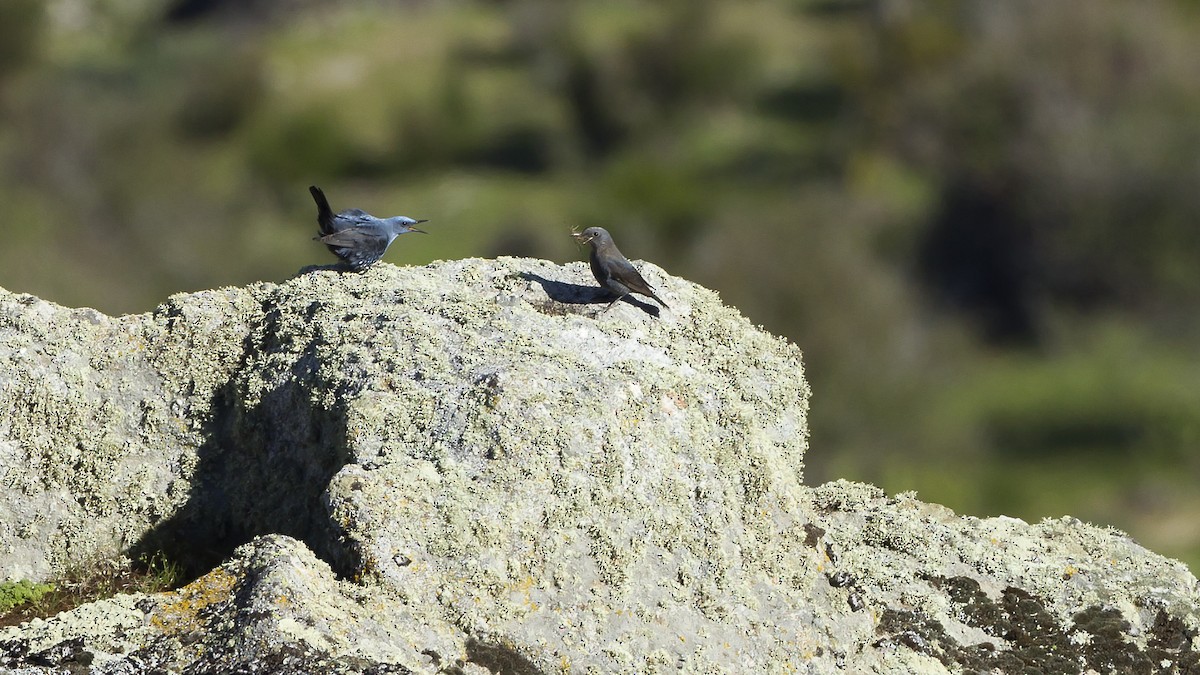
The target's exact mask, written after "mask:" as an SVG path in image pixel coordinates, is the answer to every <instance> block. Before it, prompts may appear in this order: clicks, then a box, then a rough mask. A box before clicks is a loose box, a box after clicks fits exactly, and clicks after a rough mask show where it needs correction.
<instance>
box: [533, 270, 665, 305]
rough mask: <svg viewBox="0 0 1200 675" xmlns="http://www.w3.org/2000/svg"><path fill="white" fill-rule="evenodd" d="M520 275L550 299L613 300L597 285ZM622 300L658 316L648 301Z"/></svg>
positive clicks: (582, 302) (575, 302)
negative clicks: (536, 285) (539, 288)
mask: <svg viewBox="0 0 1200 675" xmlns="http://www.w3.org/2000/svg"><path fill="white" fill-rule="evenodd" d="M520 277H521V278H522V279H524V280H526V281H533V282H536V283H537V284H539V285H540V286H541V287H542V290H543V291H545V292H546V295H547V296H548V297H549V298H550V299H551V300H553V301H555V302H560V303H563V304H566V305H594V304H600V303H603V304H605V305H607V304H608V303H610V302H612V301H613V294H612V292H611V291H608V290H606V289H603V288H600V287H599V286H582V285H580V284H571V283H567V282H565V281H554V280H552V279H547V278H545V277H543V276H540V275H537V274H534V273H533V272H521V274H520ZM622 302H627V303H629V304H631V305H633V306H635V307H637V308H638V309H640V310H642V311H643V312H645V313H647V314H649V315H651V316H658V314H659V311H660V310H659V308H658V307H656V306H654V305H652V304H650V303H648V302H642V301H641V300H638V299H637V298H635V297H633V296H632V295H627V296H625V297H624V298H623V299H622ZM601 311H603V310H601Z"/></svg>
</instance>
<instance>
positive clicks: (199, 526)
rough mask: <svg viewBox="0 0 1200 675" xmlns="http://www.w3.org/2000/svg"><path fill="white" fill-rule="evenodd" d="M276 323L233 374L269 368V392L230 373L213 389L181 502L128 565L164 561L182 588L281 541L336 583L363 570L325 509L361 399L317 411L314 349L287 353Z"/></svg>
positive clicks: (270, 316)
mask: <svg viewBox="0 0 1200 675" xmlns="http://www.w3.org/2000/svg"><path fill="white" fill-rule="evenodd" d="M278 320H279V314H278V310H272V311H268V313H267V315H266V317H265V318H264V324H263V326H262V329H261V330H252V331H251V332H250V334H249V336H248V337H247V338H246V344H245V347H244V350H245V351H244V353H243V357H242V364H243V366H242V368H240V369H239V372H240V371H242V370H253V369H256V368H258V369H263V368H266V367H270V368H271V371H272V372H271V375H272V377H271V378H270V381H274V382H276V384H275V386H273V387H272V388H270V389H268V390H266V391H264V392H262V393H261V394H256V395H255V394H252V393H251V392H250V391H248V389H250V388H248V387H247V386H246V384H245V382H244V379H243V377H242V376H241V375H239V374H235V375H234V376H233V377H232V378H231V379H230V380H229V381H228V382H226V383H225V384H224V385H222V386H221V387H220V388H219V389H218V390H217V391H216V393H215V394H214V395H213V397H212V400H211V402H210V403H211V405H210V407H209V414H208V417H207V420H206V421H205V422H204V424H203V427H202V428H203V436H204V441H203V443H202V444H201V445H200V446H199V448H197V464H196V467H195V470H194V471H193V472H192V473H191V474H190V476H185V479H186V480H187V489H188V497H187V501H186V502H185V503H184V505H183V506H182V507H181V508H180V509H178V510H177V511H176V512H175V513H173V514H172V515H170V516H169V517H167V518H164V519H163V520H161V521H159V522H158V523H157V524H155V525H154V526H153V527H152V528H151V529H150V530H149V531H148V532H147V533H146V534H144V535H143V536H142V537H141V538H140V539H139V540H138V541H137V542H135V543H134V544H133V546H132V547H130V549H129V550H128V551H127V555H128V556H129V557H130V558H131V559H133V560H135V561H136V560H148V559H151V558H152V557H153V556H163V557H165V559H167V560H170V561H172V562H174V563H175V564H176V565H178V566H179V567H180V569H181V571H182V574H183V577H184V579H183V581H184V583H186V582H190V581H191V580H193V579H195V578H197V577H199V576H201V575H203V574H205V573H207V572H208V571H209V570H211V569H212V568H214V567H216V566H217V565H219V564H221V563H222V562H224V561H225V560H227V559H229V558H230V557H231V556H232V555H233V552H234V550H235V549H236V548H237V547H238V546H241V545H242V544H245V543H247V542H249V541H251V540H252V539H253V538H255V537H257V536H259V535H265V534H284V535H288V536H290V537H293V538H295V539H298V540H300V541H303V542H304V543H305V544H306V545H307V546H308V547H309V549H311V550H312V551H313V552H314V553H315V554H316V555H317V556H318V557H320V558H321V559H322V560H324V561H325V562H326V563H328V564H329V565H330V567H332V568H333V570H334V572H335V573H337V574H338V575H339V576H342V577H345V576H348V575H350V574H353V573H354V572H355V571H356V570H358V569H359V568H360V563H361V560H359V558H358V556H357V554H356V553H355V552H353V551H351V550H348V549H347V547H345V546H344V545H342V544H339V541H340V537H341V535H342V534H343V533H342V532H340V531H339V530H338V528H337V526H336V525H335V524H334V523H333V521H332V519H331V518H330V517H329V513H328V510H327V509H326V507H325V503H324V493H325V490H326V488H327V487H328V485H329V483H330V481H331V480H332V478H333V476H334V474H336V473H337V472H338V471H339V470H340V469H341V468H342V467H343V466H345V465H346V463H347V462H348V461H349V457H350V450H349V444H348V440H347V431H346V428H347V422H346V419H347V414H348V413H347V410H348V407H349V402H350V400H352V399H353V398H354V394H355V393H357V392H352V391H340V392H338V393H339V396H337V397H336V398H335V400H336V401H337V403H336V404H334V405H332V406H324V405H321V404H320V403H319V402H318V400H317V392H319V391H321V389H322V388H323V387H324V386H325V384H324V383H321V382H317V381H316V375H315V373H317V372H318V371H319V363H318V358H319V356H318V354H317V351H316V350H317V346H318V345H317V343H316V342H315V341H312V342H310V343H309V344H308V345H306V346H304V347H302V348H301V349H299V350H298V351H292V350H289V349H287V348H286V344H282V343H286V341H287V340H288V339H289V337H288V336H280V335H279V334H278V331H277V330H276V329H275V328H274V326H276V325H277V323H278ZM272 353H274V354H276V355H278V354H280V353H287V354H289V355H291V357H292V359H291V361H290V363H286V364H285V365H283V366H280V365H278V364H277V362H272V363H270V364H267V363H265V362H264V363H254V360H255V359H256V357H257V358H258V359H262V357H263V356H264V355H267V354H272ZM264 361H265V360H264ZM264 379H266V378H265V377H264ZM248 400H253V401H254V402H253V403H247V401H248Z"/></svg>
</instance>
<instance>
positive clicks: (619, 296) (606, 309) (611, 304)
mask: <svg viewBox="0 0 1200 675" xmlns="http://www.w3.org/2000/svg"><path fill="white" fill-rule="evenodd" d="M625 295H629V294H628V293H626V294H625ZM625 295H618V296H617V299H616V300H613V301H612V302H610V303H608V307H605V308H604V309H602V310H600V313H601V314H603V313H605V312H607V311H608V310H610V309H612V308H613V305H615V304H617V303H618V302H620V301H621V299H622V298H624V297H625Z"/></svg>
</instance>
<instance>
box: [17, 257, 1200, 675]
mask: <svg viewBox="0 0 1200 675" xmlns="http://www.w3.org/2000/svg"><path fill="white" fill-rule="evenodd" d="M643 272H644V274H646V276H647V277H648V278H649V280H650V282H651V284H652V285H653V286H654V287H655V288H656V289H662V291H663V295H664V298H665V299H666V300H667V301H668V302H669V303H670V304H671V307H672V309H671V310H663V311H662V312H657V310H656V309H654V308H652V307H651V306H649V305H642V304H636V303H619V304H618V305H617V306H615V307H614V308H613V309H612V310H610V311H608V312H603V313H601V312H600V310H601V309H602V308H603V307H604V303H605V299H604V298H603V296H602V294H601V293H600V291H599V289H596V288H594V284H593V282H592V281H591V276H590V273H589V272H588V270H587V268H586V266H585V265H583V264H579V263H576V264H571V265H566V266H558V265H554V264H551V263H547V262H543V261H530V260H518V259H500V260H495V261H485V260H463V261H455V262H444V263H435V264H433V265H430V266H428V267H425V268H395V267H392V266H390V265H386V264H385V265H379V266H377V267H376V268H374V269H372V270H370V271H369V272H367V273H365V274H340V273H337V272H335V271H331V270H325V269H316V270H311V271H308V272H307V273H305V274H302V275H300V276H298V277H296V278H294V279H291V280H289V281H287V282H285V283H282V284H259V285H255V286H251V287H248V288H243V289H221V290H218V291H211V292H205V293H198V294H192V295H180V296H175V297H173V298H172V299H171V300H170V301H169V302H168V303H166V304H165V305H163V306H162V307H160V308H159V310H158V311H156V312H154V313H151V314H147V315H139V316H132V317H120V318H116V319H113V318H108V317H104V316H101V315H98V314H95V313H94V312H90V311H89V310H68V309H63V308H58V307H55V306H53V305H49V304H48V303H43V302H41V301H38V300H36V299H33V298H29V297H28V296H12V295H8V296H3V295H0V378H6V379H0V382H3V383H5V384H7V383H8V382H13V383H16V385H17V387H18V388H16V389H12V390H10V389H8V388H7V387H6V388H4V389H2V390H0V404H4V405H10V404H11V405H19V404H20V402H21V401H22V400H24V398H23V397H29V396H31V397H33V398H34V399H35V400H36V401H38V404H37V406H38V407H36V408H35V410H36V411H37V414H36V415H34V416H32V417H30V418H29V419H28V420H27V419H26V418H21V417H19V416H17V415H14V416H12V417H11V418H9V419H5V420H4V421H3V422H0V448H3V449H4V450H3V452H5V453H7V454H6V455H4V456H3V457H0V476H2V477H3V480H4V481H5V485H11V486H15V487H16V488H18V490H19V492H18V494H17V495H16V496H11V497H10V496H9V495H6V494H0V509H7V511H0V516H3V523H0V569H9V568H12V569H18V570H20V576H30V577H33V578H44V577H46V576H49V575H52V574H53V573H54V571H55V570H58V569H61V568H62V566H63V565H65V564H68V563H71V562H75V561H78V560H79V559H80V558H79V557H78V556H81V555H93V554H95V553H97V552H99V553H104V552H125V553H128V552H130V551H136V550H144V551H153V550H159V549H163V550H166V551H168V553H169V554H170V555H172V556H173V557H174V558H176V559H185V560H193V561H198V562H200V563H202V566H203V568H204V569H206V570H210V571H208V572H207V573H205V574H203V575H202V576H200V577H199V578H198V579H197V580H196V581H194V582H193V583H191V584H189V585H188V586H185V587H184V588H182V589H179V590H178V591H174V592H172V593H169V594H160V595H153V596H132V595H131V596H123V597H118V598H114V599H111V600H107V601H102V602H98V603H94V604H92V605H87V606H84V607H80V608H78V609H76V610H73V611H71V612H68V613H65V614H63V615H61V616H59V617H56V618H54V619H50V620H47V621H37V622H31V624H29V625H26V626H23V627H14V628H8V629H0V665H2V666H9V667H13V668H20V667H30V666H32V665H37V664H42V665H46V664H49V665H61V666H63V667H68V666H71V665H72V664H75V665H80V664H82V665H83V666H86V667H87V668H89V669H90V670H91V671H92V672H97V673H125V672H142V671H144V670H146V669H150V670H170V671H184V672H197V673H199V672H315V671H320V672H364V673H365V672H410V671H411V672H464V673H485V672H529V673H532V672H589V671H591V672H666V671H672V672H674V671H678V670H684V671H690V672H730V673H742V672H767V671H788V670H795V671H802V672H878V673H890V672H963V671H968V672H976V671H988V670H989V669H991V670H999V671H1001V672H1027V671H1029V670H1032V669H1040V670H1042V671H1044V672H1078V673H1082V672H1085V671H1086V670H1087V669H1089V668H1090V669H1092V670H1095V671H1098V672H1107V671H1120V672H1125V671H1126V670H1128V671H1129V672H1161V671H1167V672H1170V671H1171V670H1175V671H1176V672H1185V671H1186V669H1187V668H1189V667H1192V668H1195V667H1200V662H1198V661H1197V658H1198V656H1197V648H1198V646H1200V645H1198V644H1197V641H1196V635H1197V629H1200V617H1198V615H1197V604H1198V599H1200V591H1198V589H1197V585H1196V581H1195V579H1194V578H1193V577H1192V576H1191V575H1190V574H1189V573H1188V572H1187V570H1186V568H1184V567H1183V566H1182V565H1181V564H1179V563H1175V562H1172V561H1169V560H1166V559H1164V558H1161V557H1159V556H1156V555H1154V554H1153V553H1150V552H1148V551H1145V550H1144V549H1141V548H1140V547H1138V546H1137V545H1136V544H1133V543H1132V542H1130V541H1129V540H1128V539H1127V538H1125V537H1124V536H1123V535H1120V533H1116V532H1112V531H1108V530H1103V529H1098V528H1094V527H1090V526H1087V525H1084V524H1082V523H1078V522H1076V521H1071V520H1069V519H1066V520H1060V521H1047V522H1045V523H1042V524H1039V525H1028V524H1025V523H1023V522H1021V521H1016V520H1012V519H1005V518H997V519H988V520H979V519H974V518H960V517H958V516H956V515H954V514H953V513H951V512H950V511H948V510H947V509H944V508H942V507H938V506H933V505H927V504H922V503H921V502H918V501H916V500H915V499H913V498H911V497H908V496H901V497H899V498H896V499H888V498H886V497H885V496H884V495H882V494H880V493H879V491H878V490H876V489H875V488H872V487H870V486H864V485H858V484H853V483H833V484H829V485H826V486H822V487H819V488H815V489H813V488H809V487H806V486H804V485H802V484H801V468H802V463H803V456H804V452H805V450H806V439H807V425H806V412H807V399H808V390H807V385H806V384H805V382H804V378H803V372H802V367H801V363H800V358H799V352H798V350H797V349H796V348H795V347H794V346H792V345H790V344H788V343H786V342H785V341H783V340H780V339H778V338H775V337H772V336H770V335H768V334H766V333H764V332H762V331H760V330H758V329H756V328H754V327H753V326H751V325H750V324H748V323H747V322H746V321H745V320H744V319H743V318H742V317H740V316H739V315H738V314H737V313H736V312H735V311H734V310H731V309H729V308H726V307H724V306H722V305H721V304H720V302H719V301H718V299H717V297H716V296H715V294H713V293H712V292H710V291H707V290H704V289H702V288H699V287H697V286H694V285H692V284H690V283H687V282H685V281H683V280H679V279H674V278H671V277H668V276H666V275H665V274H664V273H663V272H662V271H661V270H659V269H658V268H656V267H654V266H652V265H643ZM125 342H128V343H129V344H131V345H134V347H131V348H129V349H127V350H124V351H122V350H120V349H114V347H115V346H117V345H120V344H124V343H125ZM22 369H24V370H22ZM109 383H111V386H110V384H109ZM3 414H4V413H2V412H0V415H3ZM0 419H3V418H0ZM98 422H100V423H104V424H107V425H108V428H107V429H105V428H102V429H101V430H99V431H97V430H96V429H95V425H96V424H97V423H98ZM85 456H86V457H87V460H86V461H83V460H81V458H82V457H85ZM34 457H36V458H37V463H36V465H32V466H31V461H30V458H34ZM10 460H12V461H10ZM130 495H141V497H140V498H139V499H132V498H130ZM30 503H39V504H44V505H49V507H48V510H47V513H48V515H47V516H43V517H41V519H40V520H38V519H37V516H36V513H35V511H34V510H32V509H30V508H29V507H28V506H27V505H28V504H30ZM10 515H11V516H12V517H13V519H14V520H13V522H15V523H16V525H10V524H9V517H10ZM31 522H32V523H34V525H35V526H31V525H30V524H29V523H31ZM75 541H82V542H86V544H87V545H86V546H83V547H79V548H77V547H75V546H74V545H73V542H75ZM245 542H250V543H246V544H245V545H244V546H242V547H241V548H238V549H237V550H236V552H235V551H234V549H235V547H236V546H238V545H239V544H243V543H245ZM205 552H209V553H208V554H207V556H208V557H205V556H206V553H205ZM6 556H7V557H6ZM210 558H211V560H210ZM221 560H224V562H221ZM210 563H211V564H210ZM218 563H220V564H218ZM4 565H8V566H9V567H4ZM210 568H211V569H210Z"/></svg>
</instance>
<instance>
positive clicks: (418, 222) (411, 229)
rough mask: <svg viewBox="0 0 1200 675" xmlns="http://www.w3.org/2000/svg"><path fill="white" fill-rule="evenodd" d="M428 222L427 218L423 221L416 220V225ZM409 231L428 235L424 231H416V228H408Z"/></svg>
mask: <svg viewBox="0 0 1200 675" xmlns="http://www.w3.org/2000/svg"><path fill="white" fill-rule="evenodd" d="M428 222H429V219H428V218H426V219H425V220H418V221H417V224H420V223H428ZM409 231H410V232H420V233H421V234H429V233H428V232H426V231H425V230H418V229H417V228H415V227H410V228H409Z"/></svg>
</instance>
